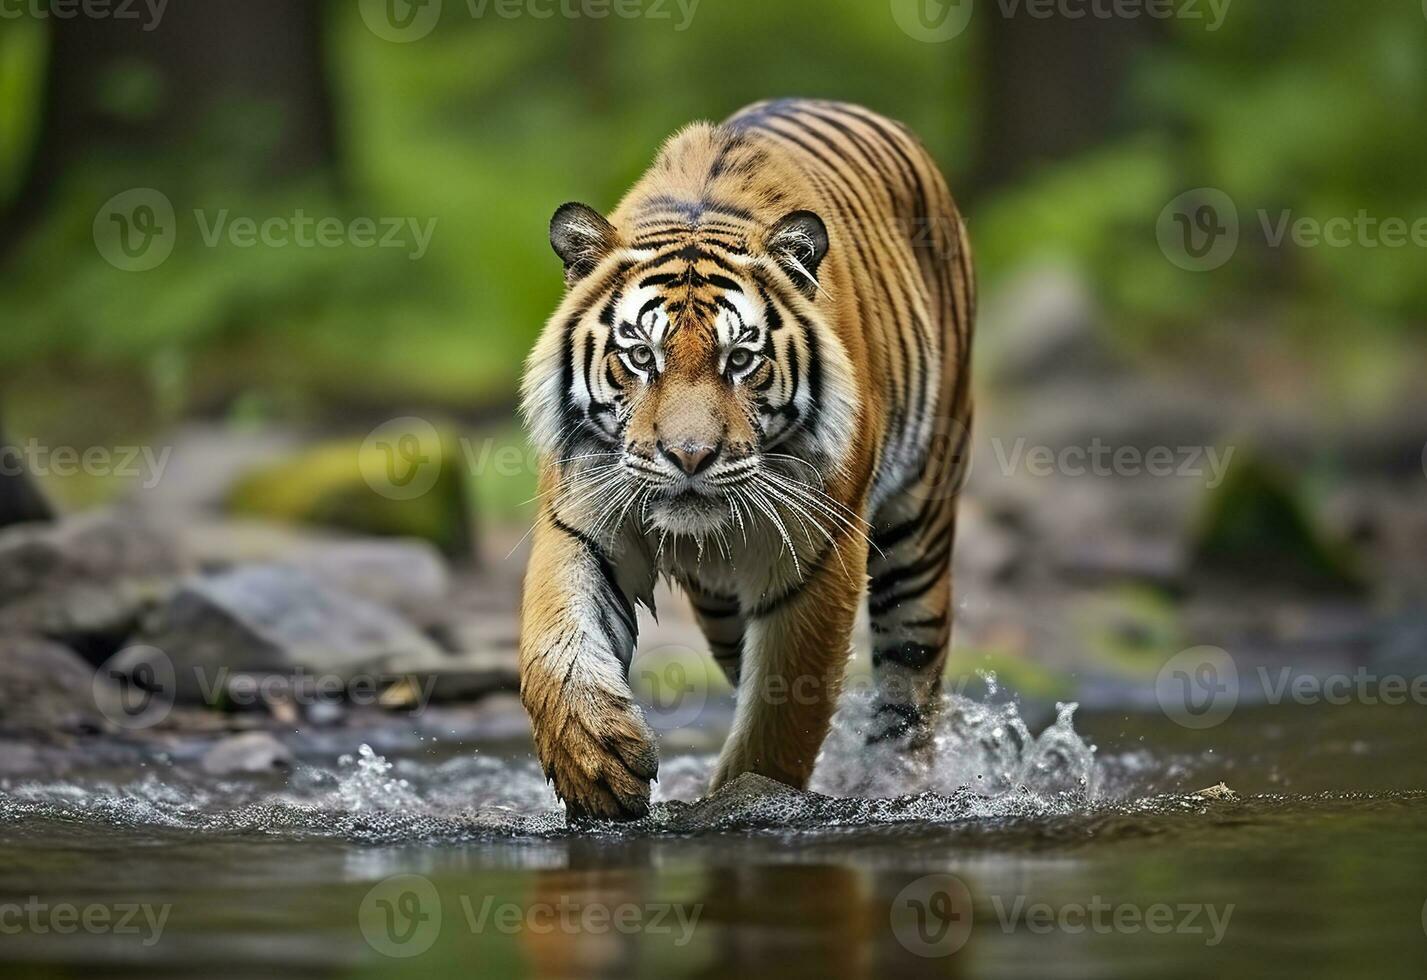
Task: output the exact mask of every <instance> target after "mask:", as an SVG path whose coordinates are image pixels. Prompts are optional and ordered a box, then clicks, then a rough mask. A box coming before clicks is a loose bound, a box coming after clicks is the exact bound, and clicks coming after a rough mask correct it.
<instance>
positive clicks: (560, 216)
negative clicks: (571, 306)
mask: <svg viewBox="0 0 1427 980" xmlns="http://www.w3.org/2000/svg"><path fill="white" fill-rule="evenodd" d="M618 245H619V232H617V231H616V230H615V228H614V225H612V224H610V223H609V222H608V221H606V220H605V218H604V215H602V214H600V213H599V212H598V211H596V210H595V209H594V208H591V207H587V206H586V205H583V204H576V203H573V202H572V203H570V204H562V205H560V208H559V209H558V210H557V211H556V212H555V216H554V217H553V218H551V219H550V247H551V248H553V249H554V250H555V254H556V255H558V256H560V261H561V262H564V263H565V283H566V285H570V286H573V285H574V284H575V283H577V282H579V281H580V280H581V279H583V278H584V277H585V276H587V275H589V274H590V272H591V271H592V270H593V269H594V267H595V266H596V265H598V264H599V262H600V260H601V259H603V258H604V257H605V256H606V255H608V254H609V253H610V252H612V251H613V250H614V249H615V248H616V247H617V246H618Z"/></svg>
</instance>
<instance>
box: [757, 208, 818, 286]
mask: <svg viewBox="0 0 1427 980" xmlns="http://www.w3.org/2000/svg"><path fill="white" fill-rule="evenodd" d="M766 247H767V249H768V253H769V254H770V255H772V256H773V258H774V259H775V260H777V262H778V264H779V265H781V266H782V267H783V270H784V271H785V272H787V273H788V275H789V276H790V277H792V280H793V283H794V284H795V285H796V286H797V287H798V289H800V290H801V291H802V292H803V293H804V295H806V296H807V297H808V298H809V299H812V298H813V297H815V296H816V295H817V292H818V289H819V286H818V267H819V266H821V265H822V261H823V259H824V258H825V257H826V256H827V250H828V238H827V225H825V224H823V219H822V218H819V217H818V216H817V215H816V214H814V213H813V212H811V211H794V212H793V213H792V214H790V215H788V216H787V217H785V218H783V219H782V220H781V221H779V222H778V223H777V224H776V225H774V226H773V228H772V230H771V231H770V232H769V233H768V241H767V246H766Z"/></svg>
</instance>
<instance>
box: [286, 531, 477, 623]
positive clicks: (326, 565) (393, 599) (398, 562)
mask: <svg viewBox="0 0 1427 980" xmlns="http://www.w3.org/2000/svg"><path fill="white" fill-rule="evenodd" d="M284 563H285V564H288V565H291V566H293V567H294V568H298V569H300V570H302V571H305V572H307V573H308V574H310V575H312V576H313V577H315V578H317V579H320V580H321V581H323V582H326V583H328V584H330V585H333V586H335V587H337V588H339V589H343V590H345V591H347V592H350V593H351V594H352V595H355V596H359V597H360V598H363V599H368V600H371V601H372V602H378V603H381V604H382V605H386V606H391V607H393V608H396V609H402V610H421V609H426V608H428V607H430V606H433V605H435V604H436V603H439V602H441V601H442V600H443V599H445V597H446V595H447V593H448V591H449V590H450V588H451V579H450V576H449V575H448V574H447V571H446V562H445V560H444V559H442V557H441V553H440V552H439V551H437V550H436V548H435V547H434V546H433V545H431V544H429V543H428V542H425V541H417V540H406V541H402V540H367V541H335V542H330V543H316V542H314V543H310V544H308V545H307V546H306V547H303V548H299V549H297V550H296V551H294V552H293V553H292V554H291V555H289V556H288V557H287V558H285V559H284Z"/></svg>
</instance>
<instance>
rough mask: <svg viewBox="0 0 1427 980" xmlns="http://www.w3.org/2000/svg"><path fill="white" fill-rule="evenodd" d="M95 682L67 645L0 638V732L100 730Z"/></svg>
mask: <svg viewBox="0 0 1427 980" xmlns="http://www.w3.org/2000/svg"><path fill="white" fill-rule="evenodd" d="M94 684H95V678H94V669H93V668H92V667H90V666H89V664H87V663H85V662H84V660H83V659H81V658H80V657H79V656H78V655H77V654H76V653H74V651H72V650H70V649H68V648H67V647H63V646H61V645H59V644H58V643H53V642H51V641H49V640H44V639H40V638H37V637H31V636H17V635H11V634H0V731H6V732H93V731H99V730H101V729H103V728H105V727H106V725H105V721H104V717H103V715H102V714H100V712H99V709H98V707H97V706H96V704H95V699H94Z"/></svg>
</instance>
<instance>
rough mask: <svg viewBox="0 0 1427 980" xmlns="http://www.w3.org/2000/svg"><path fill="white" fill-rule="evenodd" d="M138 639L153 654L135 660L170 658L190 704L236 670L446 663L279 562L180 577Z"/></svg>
mask: <svg viewBox="0 0 1427 980" xmlns="http://www.w3.org/2000/svg"><path fill="white" fill-rule="evenodd" d="M136 642H138V643H139V644H142V645H144V646H147V647H149V648H153V650H152V651H144V650H143V647H139V648H138V649H139V650H140V651H141V655H144V656H159V657H165V658H167V659H168V660H169V661H170V662H171V664H172V668H173V674H174V676H175V677H176V696H177V697H178V699H179V700H180V701H188V702H194V701H204V700H206V699H208V698H211V697H212V692H213V691H214V690H221V689H222V685H223V681H224V678H227V677H231V676H232V674H234V673H238V672H243V673H256V674H261V673H275V674H282V675H293V674H295V673H299V672H308V673H310V674H314V675H317V676H319V677H322V678H324V679H325V678H335V679H338V680H340V681H343V682H346V681H350V680H352V679H354V678H357V677H371V676H373V675H375V674H381V675H385V674H391V675H392V676H393V678H394V677H395V675H397V674H401V673H405V672H407V671H410V670H418V669H431V668H435V667H439V666H441V665H442V664H443V663H444V659H445V658H444V655H443V654H442V653H441V651H440V650H439V649H438V648H437V647H436V645H435V644H434V643H432V642H431V641H430V640H428V639H427V638H426V637H425V636H423V635H422V634H421V633H420V632H419V631H418V630H417V629H415V628H414V627H413V626H412V625H411V624H409V623H408V622H406V621H405V620H404V619H402V618H401V617H399V616H397V615H396V614H395V613H392V612H390V611H389V610H387V609H385V608H383V607H381V606H378V605H376V604H374V603H370V602H367V601H365V600H363V599H359V598H357V597H355V596H352V595H350V594H348V593H346V592H342V591H340V590H337V589H333V588H331V587H329V586H326V585H324V584H322V583H321V582H319V581H318V580H317V579H315V578H314V577H312V576H311V575H308V574H307V573H305V572H301V571H298V570H297V569H293V568H288V567H284V566H281V565H253V566H248V567H244V568H239V569H235V570H233V571H229V572H225V573H223V574H221V575H216V576H212V577H208V578H199V577H195V578H190V579H188V580H186V581H185V582H184V583H183V584H182V585H181V586H180V588H179V589H178V590H177V591H176V592H175V593H174V595H173V597H172V598H171V599H170V600H169V601H168V602H167V603H166V604H165V605H164V606H162V607H161V608H160V609H158V610H157V611H156V612H155V613H154V614H153V616H151V617H150V618H149V620H148V621H147V622H146V623H145V626H144V628H143V630H142V632H141V633H140V635H139V637H138V639H137V641H136ZM130 666H136V665H130ZM151 666H156V665H151Z"/></svg>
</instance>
